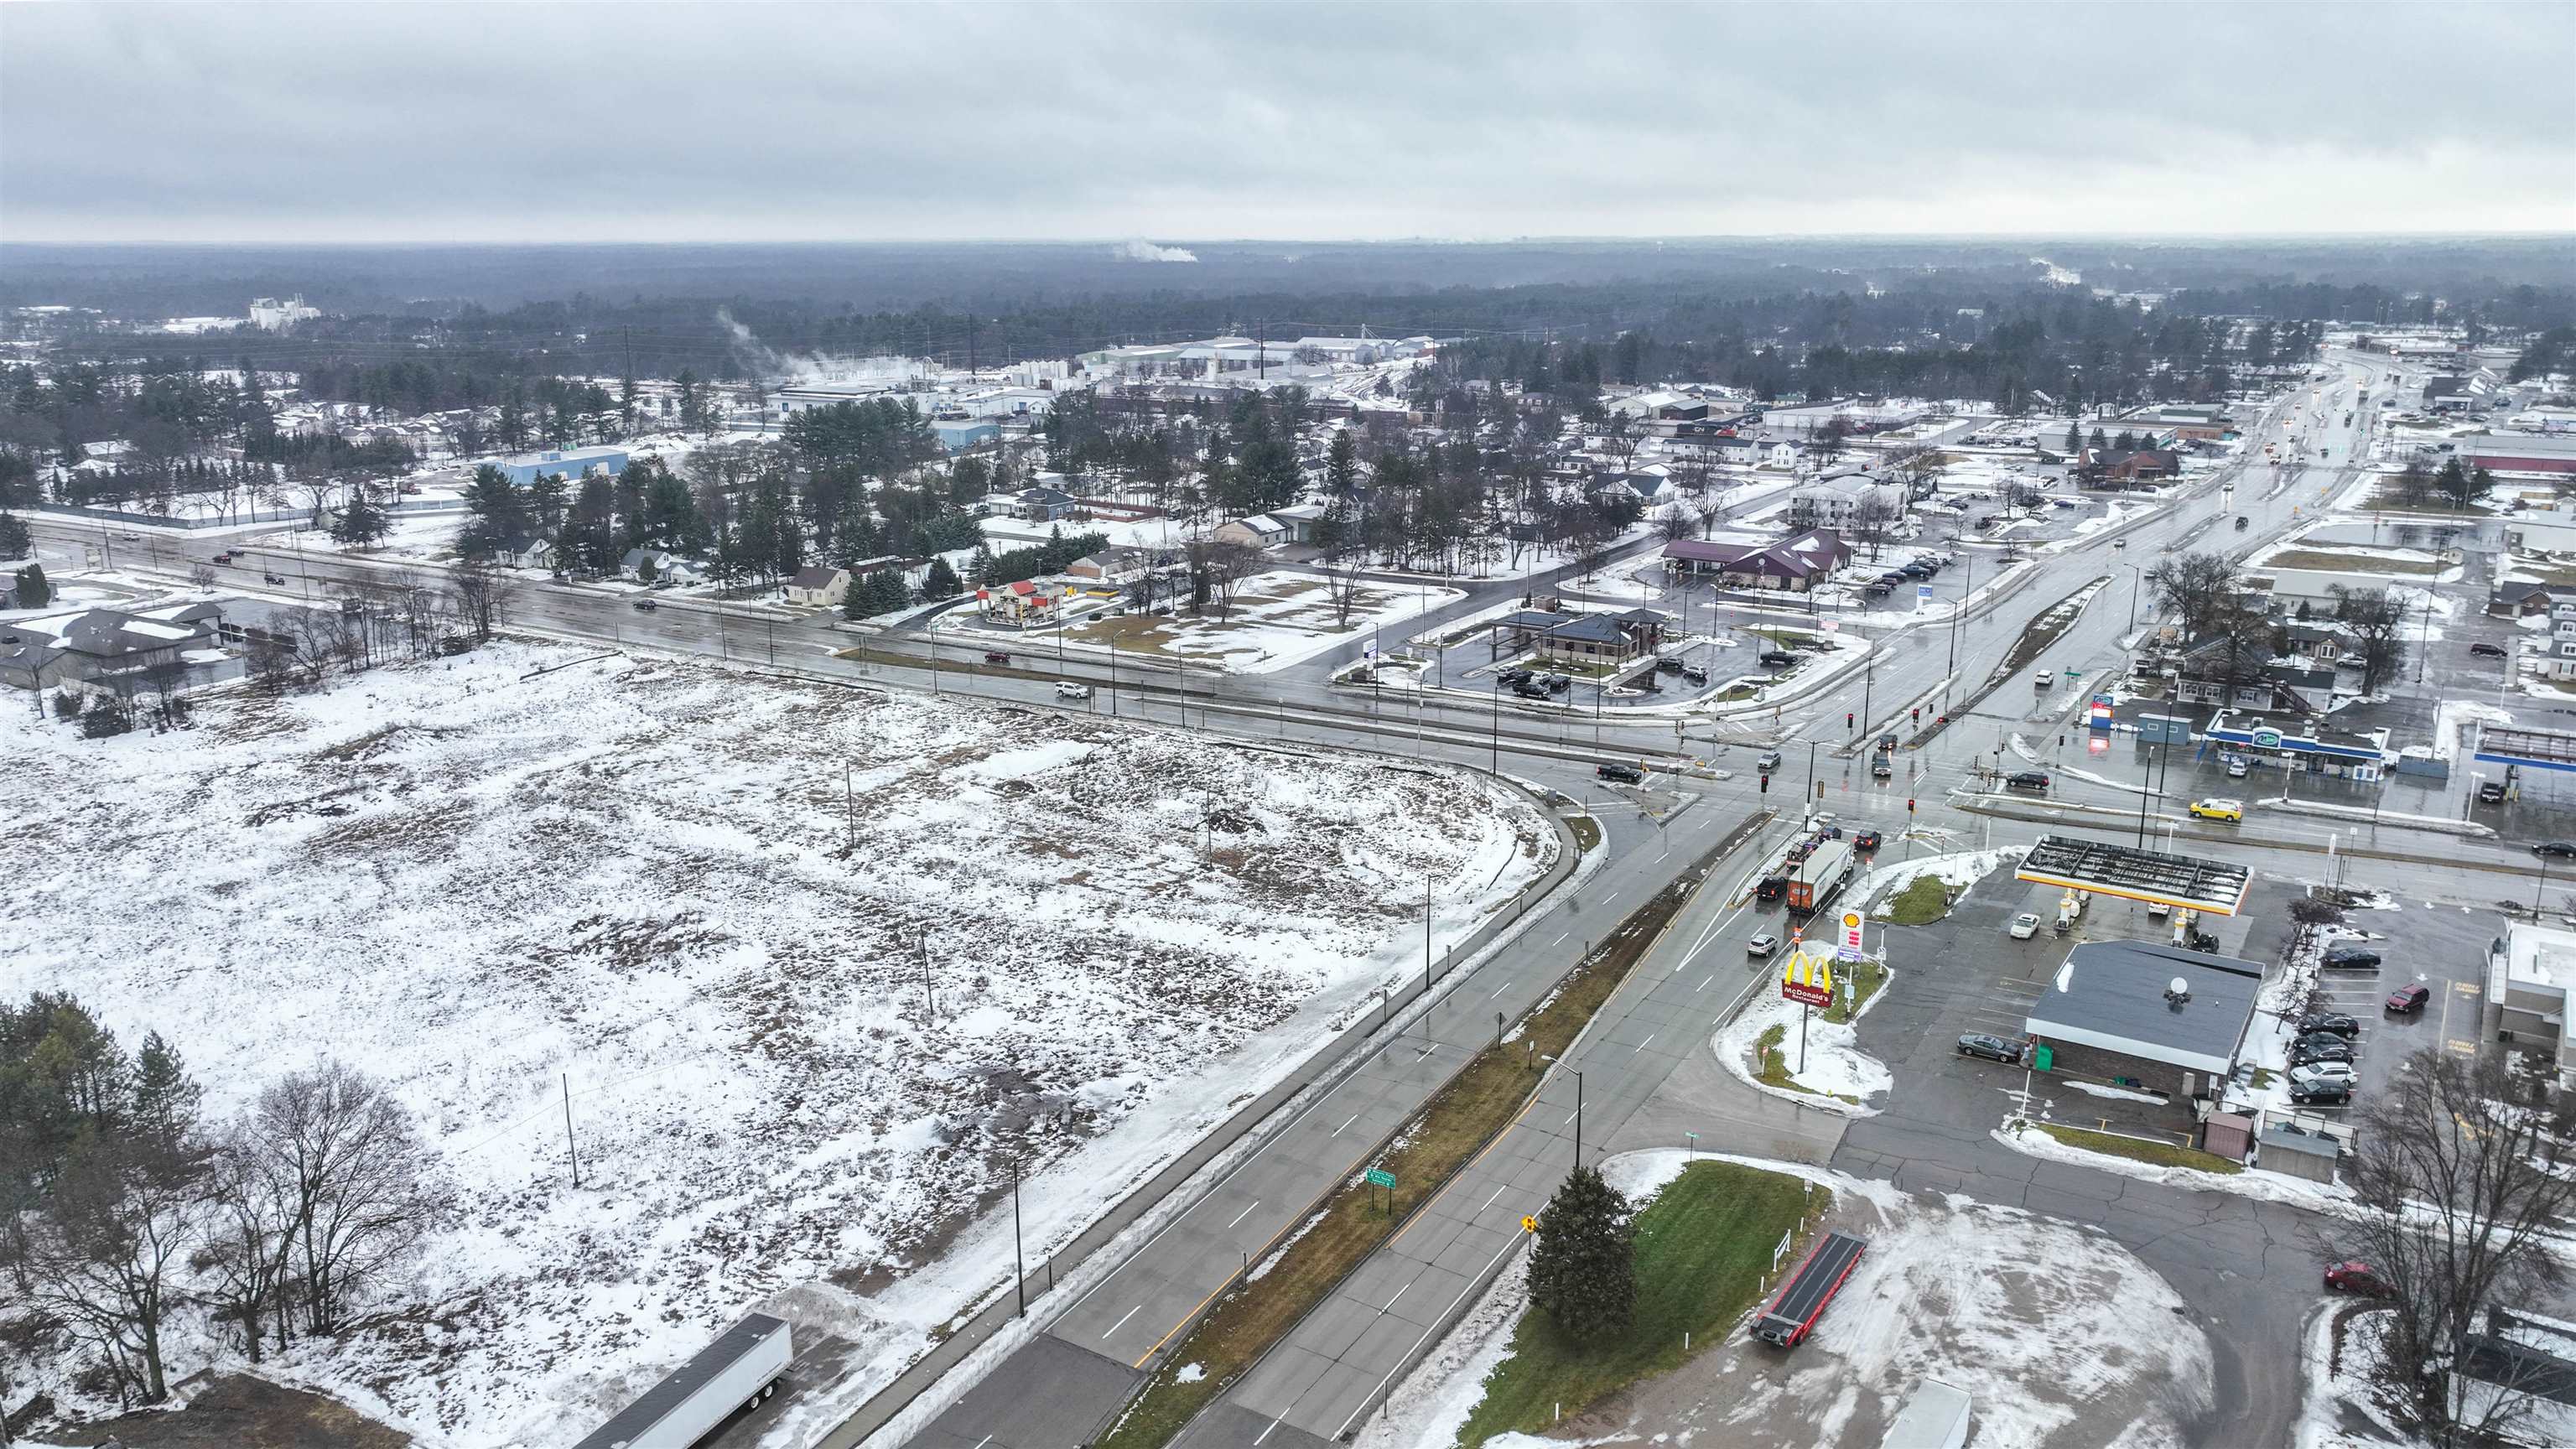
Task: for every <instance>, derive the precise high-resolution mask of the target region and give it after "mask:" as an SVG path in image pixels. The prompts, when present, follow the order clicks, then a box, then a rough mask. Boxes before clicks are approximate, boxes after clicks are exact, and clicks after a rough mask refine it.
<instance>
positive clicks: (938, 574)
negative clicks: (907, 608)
mask: <svg viewBox="0 0 2576 1449" xmlns="http://www.w3.org/2000/svg"><path fill="white" fill-rule="evenodd" d="M965 591H966V588H965V585H963V584H961V583H959V582H958V580H957V570H955V569H952V568H950V567H949V566H948V560H946V559H944V558H934V559H932V560H931V561H930V572H929V573H928V574H926V575H924V576H923V578H922V583H921V596H922V597H923V598H925V599H953V598H955V597H957V596H958V595H959V594H962V593H964V592H965Z"/></svg>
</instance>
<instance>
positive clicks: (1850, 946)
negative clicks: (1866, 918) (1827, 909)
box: [1834, 910, 1861, 961]
mask: <svg viewBox="0 0 2576 1449" xmlns="http://www.w3.org/2000/svg"><path fill="white" fill-rule="evenodd" d="M1842 928H1843V935H1842V941H1841V943H1840V944H1839V945H1837V946H1836V947H1835V948H1834V956H1835V959H1837V960H1841V961H1857V960H1859V959H1860V931H1861V915H1860V912H1859V911H1857V910H1845V911H1844V912H1843V914H1842Z"/></svg>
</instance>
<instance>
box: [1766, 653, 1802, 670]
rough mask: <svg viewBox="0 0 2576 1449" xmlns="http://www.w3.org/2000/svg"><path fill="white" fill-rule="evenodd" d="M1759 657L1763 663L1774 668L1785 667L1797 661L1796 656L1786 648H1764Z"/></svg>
mask: <svg viewBox="0 0 2576 1449" xmlns="http://www.w3.org/2000/svg"><path fill="white" fill-rule="evenodd" d="M1761 658H1762V662H1763V663H1765V664H1767V665H1769V666H1771V667H1772V668H1774V669H1786V668H1788V667H1789V666H1790V665H1792V664H1795V663H1797V662H1798V656H1797V655H1795V654H1792V653H1790V652H1789V651H1788V650H1786V649H1765V650H1763V651H1762V656H1761Z"/></svg>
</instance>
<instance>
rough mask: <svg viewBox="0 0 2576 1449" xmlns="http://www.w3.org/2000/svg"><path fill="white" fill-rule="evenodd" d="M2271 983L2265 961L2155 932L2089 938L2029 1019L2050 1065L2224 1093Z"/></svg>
mask: <svg viewBox="0 0 2576 1449" xmlns="http://www.w3.org/2000/svg"><path fill="white" fill-rule="evenodd" d="M2262 987H2263V967H2262V965H2261V964H2260V963H2258V962H2253V961H2242V960H2238V959H2235V958H2233V957H2227V956H2214V955H2211V954H2209V953H2207V952H2204V951H2191V950H2185V949H2184V948H2182V947H2180V946H2168V945H2164V944H2161V943H2158V942H2153V941H2089V942H2086V943H2085V944H2083V945H2081V946H2078V947H2076V948H2075V949H2074V950H2073V951H2070V952H2068V953H2067V956H2066V960H2065V962H2064V963H2063V964H2061V965H2060V966H2059V967H2058V968H2057V972H2056V974H2055V975H2054V976H2052V977H2050V978H2049V980H2048V983H2047V984H2046V986H2045V987H2043V988H2042V990H2041V991H2040V995H2039V999H2038V1000H2037V1001H2034V1002H2032V1003H2031V1005H2030V1010H2029V1014H2028V1015H2027V1016H2026V1017H2025V1018H2024V1019H2023V1022H2022V1028H2023V1030H2024V1031H2025V1032H2027V1033H2028V1034H2029V1035H2030V1037H2031V1039H2032V1041H2033V1042H2034V1043H2035V1049H2034V1055H2033V1058H2032V1060H2033V1063H2034V1064H2035V1065H2036V1066H2037V1067H2038V1068H2039V1069H2040V1070H2041V1071H2045V1072H2054V1073H2059V1074H2063V1075H2068V1076H2073V1077H2078V1078H2087V1079H2092V1080H2097V1081H2106V1082H2118V1083H2120V1084H2122V1085H2124V1086H2128V1087H2131V1088H2132V1089H2134V1090H2140V1091H2149V1092H2156V1093H2161V1094H2162V1095H2163V1096H2165V1097H2166V1098H2167V1099H2168V1100H2169V1101H2171V1102H2173V1103H2176V1104H2181V1105H2191V1104H2195V1103H2198V1102H2203V1101H2209V1100H2214V1096H2215V1093H2216V1092H2217V1090H2218V1088H2220V1087H2221V1086H2223V1085H2224V1084H2225V1083H2226V1082H2227V1080H2228V1079H2229V1078H2230V1077H2231V1076H2233V1075H2234V1074H2235V1071H2236V1062H2237V1059H2238V1058H2239V1057H2240V1056H2241V1055H2242V1054H2243V1052H2244V1046H2245V1033H2246V1029H2247V1028H2248V1027H2249V1026H2251V1025H2252V1024H2253V1021H2254V1002H2255V998H2256V996H2257V995H2259V994H2260V992H2261V991H2262ZM2194 1115H2195V1116H2198V1115H2201V1114H2200V1113H2198V1112H2197V1111H2195V1113H2194Z"/></svg>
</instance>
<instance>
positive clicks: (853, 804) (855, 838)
mask: <svg viewBox="0 0 2576 1449" xmlns="http://www.w3.org/2000/svg"><path fill="white" fill-rule="evenodd" d="M841 818H842V820H843V821H844V822H845V823H846V825H847V827H848V828H847V832H846V834H845V836H844V843H845V844H846V846H847V848H848V849H849V850H850V851H851V852H853V853H856V851H857V850H858V848H859V800H858V795H857V793H856V791H855V790H854V789H853V788H852V786H851V784H850V762H849V761H847V760H843V761H842V762H841Z"/></svg>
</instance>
